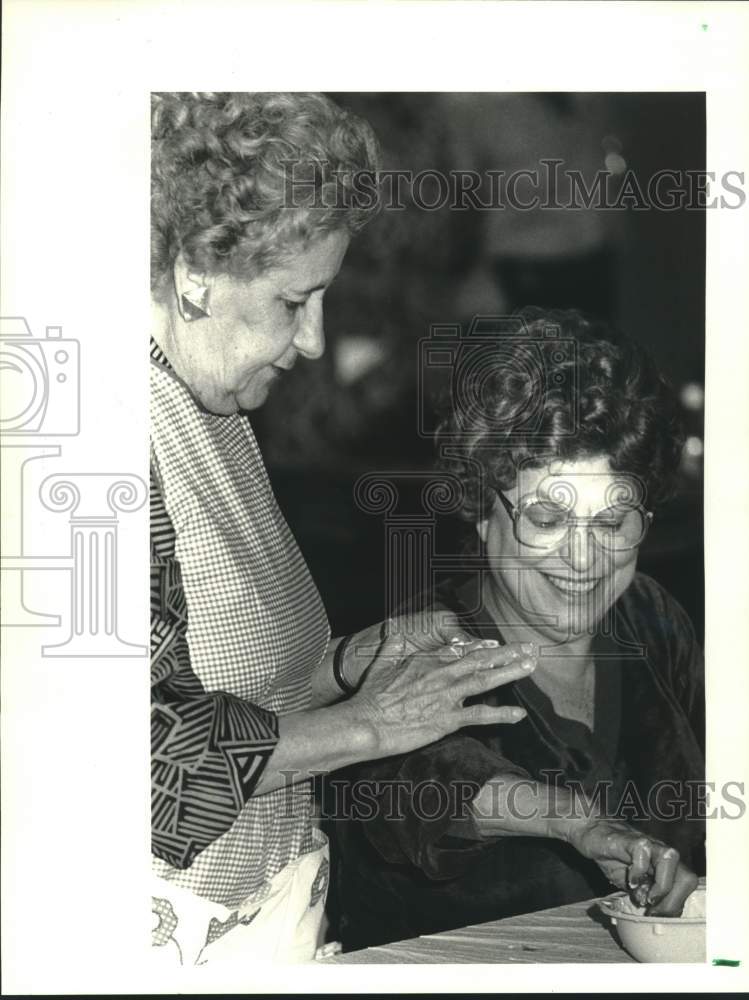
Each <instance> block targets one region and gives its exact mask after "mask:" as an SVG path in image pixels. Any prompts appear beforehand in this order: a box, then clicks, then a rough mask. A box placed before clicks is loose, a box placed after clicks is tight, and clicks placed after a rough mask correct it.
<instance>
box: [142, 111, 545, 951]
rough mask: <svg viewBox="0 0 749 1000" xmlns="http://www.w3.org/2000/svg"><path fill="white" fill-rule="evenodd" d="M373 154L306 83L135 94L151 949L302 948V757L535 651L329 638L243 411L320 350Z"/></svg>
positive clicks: (447, 625)
mask: <svg viewBox="0 0 749 1000" xmlns="http://www.w3.org/2000/svg"><path fill="white" fill-rule="evenodd" d="M378 157H379V154H378V147H377V142H376V139H375V137H374V135H373V133H372V131H371V129H370V128H369V126H368V125H367V124H366V123H365V122H363V121H361V120H359V119H357V118H355V117H354V116H352V115H350V114H347V113H346V112H344V111H342V110H341V109H340V108H338V107H337V106H336V105H335V104H334V103H333V102H332V101H330V100H329V99H327V98H326V97H323V96H321V95H317V94H158V95H155V96H154V99H153V147H152V215H151V220H152V233H153V242H152V301H153V328H152V340H151V561H152V567H151V636H152V656H151V667H152V670H151V677H152V687H151V690H152V725H151V731H152V827H153V833H152V845H153V853H154V886H153V911H154V928H153V944H154V946H155V947H154V949H153V951H154V955H155V956H158V958H159V959H160V960H161V961H162V962H164V963H168V962H170V961H173V962H181V963H183V964H193V963H200V964H203V963H206V962H214V961H216V960H219V959H221V960H223V959H226V960H240V961H241V960H243V959H248V960H251V961H257V960H260V959H279V960H304V959H308V958H311V957H312V956H313V955H314V952H315V945H316V939H317V933H318V928H319V925H320V920H321V916H322V911H323V907H324V903H325V895H326V889H327V881H328V861H327V847H326V843H325V840H324V838H323V837H322V835H321V834H320V833H319V831H317V830H316V828H315V827H314V825H313V823H312V820H311V813H312V794H311V776H312V775H314V774H316V773H320V772H322V771H325V770H328V769H330V768H332V767H340V766H342V765H345V764H350V763H352V762H355V761H361V760H365V759H371V758H379V757H383V756H387V755H389V754H393V753H399V752H403V751H405V750H411V749H413V748H414V747H417V746H421V745H422V744H424V743H428V742H431V741H433V740H434V739H436V738H438V737H440V736H442V735H444V734H445V733H447V732H450V731H452V730H453V729H455V728H458V727H459V726H461V725H465V724H466V723H467V722H472V723H476V724H481V723H488V722H494V723H498V722H508V723H509V722H515V721H517V720H518V719H519V718H521V717H522V716H523V715H524V711H523V710H522V709H521V708H519V707H517V706H513V707H511V708H504V707H496V708H489V707H486V706H478V705H474V706H470V705H464V700H465V699H466V698H467V697H469V696H472V695H475V694H477V693H479V692H482V691H486V690H489V689H490V688H495V687H496V686H497V685H498V684H502V683H504V682H505V681H508V680H511V679H513V678H514V677H517V676H520V673H521V672H522V668H523V666H524V665H525V666H526V667H532V666H533V664H532V663H531V662H530V659H529V657H528V655H527V652H523V650H522V649H521V648H520V647H519V646H513V647H511V648H509V647H508V648H507V649H499V648H498V643H496V642H489V643H484V642H475V641H473V640H472V639H471V637H468V636H466V635H465V633H463V632H462V630H461V629H460V628H458V627H457V626H456V624H455V620H454V618H453V619H451V618H450V616H446V617H443V618H442V619H439V620H437V621H432V620H430V621H427V622H425V623H424V624H425V626H427V627H425V629H424V630H422V631H421V632H418V633H414V632H413V631H411V633H410V634H411V638H410V639H409V640H408V641H407V640H406V639H405V638H404V636H403V633H404V631H405V630H404V629H398V628H390V629H388V630H385V632H384V633H383V632H382V630H381V626H380V625H379V624H378V625H376V626H372V628H370V629H367V630H364V632H362V633H359V635H358V636H356V637H355V638H356V641H350V640H351V638H352V637H348V638H346V639H343V640H341V639H335V640H332V641H331V639H330V630H329V627H328V622H327V618H326V615H325V611H324V608H323V606H322V603H321V600H320V597H319V594H318V592H317V589H316V588H315V585H314V583H313V581H312V579H311V578H310V575H309V572H308V570H307V568H306V566H305V563H304V560H303V559H302V556H301V554H300V552H299V550H298V548H297V546H296V544H295V541H294V539H293V537H292V535H291V532H290V531H289V528H288V526H287V525H286V523H285V521H284V519H283V516H282V515H281V512H280V510H279V509H278V507H277V505H276V502H275V499H274V496H273V493H272V490H271V487H270V484H269V482H268V477H267V474H266V472H265V468H264V466H263V461H262V458H261V456H260V452H259V450H258V446H257V444H256V441H255V438H254V436H253V433H252V428H251V426H250V423H249V420H248V418H247V416H246V414H245V412H244V411H251V410H254V409H256V408H257V407H258V406H260V405H261V404H262V403H263V402H264V400H265V399H266V396H267V394H268V392H269V391H270V389H271V387H272V386H273V384H274V383H275V382H276V381H277V380H278V379H280V378H283V376H284V373H285V372H287V371H288V370H289V369H290V368H292V367H293V366H294V365H295V364H296V363H297V362H298V361H299V360H300V359H309V360H313V359H315V358H318V357H320V355H321V354H322V352H323V350H324V343H325V342H324V334H323V324H322V308H323V307H322V303H323V296H324V294H325V291H326V289H327V288H328V286H329V285H330V283H331V282H332V281H333V279H334V278H335V276H336V274H337V273H338V270H339V268H340V266H341V263H342V261H343V258H344V255H345V253H346V249H347V247H348V244H349V240H350V238H351V236H352V234H353V233H355V232H356V231H357V230H359V229H360V228H361V227H362V226H363V225H364V223H365V222H366V221H367V219H368V218H369V217H370V216H371V215H372V214H373V212H374V211H375V210H376V208H377V198H376V184H375V180H376V171H377V168H378ZM427 651H428V652H429V656H428V657H427V656H426V655H425V653H426V652H427ZM435 666H439V667H440V669H434V668H435ZM365 671H366V677H364V674H365Z"/></svg>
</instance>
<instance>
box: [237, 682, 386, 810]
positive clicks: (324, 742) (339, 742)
mask: <svg viewBox="0 0 749 1000" xmlns="http://www.w3.org/2000/svg"><path fill="white" fill-rule="evenodd" d="M278 735H279V739H278V743H277V744H276V747H275V749H274V751H273V753H272V755H271V757H270V760H269V761H268V764H267V766H266V768H265V770H264V771H263V774H262V777H261V778H260V780H259V781H258V783H257V785H256V787H255V791H254V795H262V794H264V793H265V792H270V791H273V789H275V788H283V787H285V786H287V785H288V784H290V783H296V782H299V781H306V780H308V779H309V778H311V777H313V776H314V775H315V774H317V773H320V772H322V771H325V772H327V771H334V770H337V769H338V768H341V767H347V766H348V765H349V764H354V763H357V762H358V761H362V760H369V759H370V758H372V757H376V756H378V748H377V747H378V743H377V738H376V733H375V731H374V729H373V728H372V726H371V725H370V724H369V723H368V722H367V721H366V719H364V718H363V717H362V715H361V713H359V712H358V711H357V708H356V706H355V705H354V704H352V703H350V702H348V701H344V702H341V703H340V704H337V705H331V706H327V707H323V708H313V709H310V710H308V711H305V712H294V713H292V714H291V715H282V716H279V718H278Z"/></svg>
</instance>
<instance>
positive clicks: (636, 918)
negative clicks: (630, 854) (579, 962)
mask: <svg viewBox="0 0 749 1000" xmlns="http://www.w3.org/2000/svg"><path fill="white" fill-rule="evenodd" d="M598 905H599V906H600V908H601V909H602V910H603V912H604V913H605V914H606V916H608V917H609V919H610V920H611V923H612V924H613V925H614V926H615V927H616V930H617V932H618V934H619V940H620V941H621V943H622V945H623V946H624V948H625V949H626V950H627V951H628V952H629V954H630V955H631V956H632V958H636V959H637V961H638V962H704V961H705V885H704V882H702V881H701V884H700V885H699V886H698V887H697V888H696V889H695V890H694V892H693V893H692V894H691V896H689V898H688V899H687V901H686V903H685V904H684V912H683V914H682V915H681V916H680V917H646V916H645V913H644V908H642V907H637V906H635V904H634V903H633V902H632V900H631V899H630V898H629V894H628V893H626V892H617V893H614V895H613V896H607V897H606V898H605V899H601V900H599V901H598Z"/></svg>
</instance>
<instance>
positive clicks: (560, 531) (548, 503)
mask: <svg viewBox="0 0 749 1000" xmlns="http://www.w3.org/2000/svg"><path fill="white" fill-rule="evenodd" d="M494 492H495V493H496V494H497V496H498V497H499V499H500V500H501V501H502V505H503V506H504V508H505V510H506V511H507V513H508V514H509V516H510V518H511V519H512V526H513V531H514V534H515V538H516V539H517V541H518V542H520V544H521V545H527V546H528V547H529V548H532V549H555V548H556V547H557V546H558V545H561V544H562V542H564V541H565V540H566V538H567V536H568V534H569V532H570V530H571V529H572V528H573V527H574V526H575V525H578V524H579V525H583V526H585V527H586V528H587V530H588V531H589V532H590V533H591V534H592V535H593V537H594V538H595V540H596V542H597V543H598V544H599V545H600V546H601V548H602V549H606V550H608V551H609V552H628V551H630V550H631V549H636V548H637V546H638V545H640V544H642V541H643V539H644V538H645V535H646V534H647V533H648V528H649V527H650V525H651V523H652V521H653V514H652V512H651V511H649V510H645V508H644V507H643V506H642V504H627V503H618V504H614V505H613V506H611V507H607V508H606V509H605V510H600V511H598V513H596V514H594V515H593V516H592V517H575V516H574V515H573V513H572V511H571V510H570V508H569V507H566V506H564V504H560V503H557V502H555V501H553V500H547V499H543V498H541V497H527V498H525V499H524V500H521V502H520V504H519V506H517V507H516V506H514V504H512V503H510V501H509V500H508V499H507V497H506V496H505V495H504V493H502V492H501V490H495V491H494Z"/></svg>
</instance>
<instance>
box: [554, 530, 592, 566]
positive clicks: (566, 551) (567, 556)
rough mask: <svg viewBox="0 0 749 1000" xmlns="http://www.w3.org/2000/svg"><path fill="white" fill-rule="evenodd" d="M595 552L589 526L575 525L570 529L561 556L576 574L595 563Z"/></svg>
mask: <svg viewBox="0 0 749 1000" xmlns="http://www.w3.org/2000/svg"><path fill="white" fill-rule="evenodd" d="M595 550H596V541H595V538H594V537H593V532H592V530H591V528H590V526H589V525H586V524H575V525H572V527H570V530H569V532H568V534H567V540H566V542H565V544H564V546H563V549H562V552H561V555H562V558H563V559H564V561H565V562H566V563H568V564H569V566H570V567H571V568H572V569H573V570H574V571H575V572H576V573H584V572H585V571H586V570H588V569H590V567H591V566H592V565H593V563H594V561H595V558H596V551H595Z"/></svg>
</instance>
